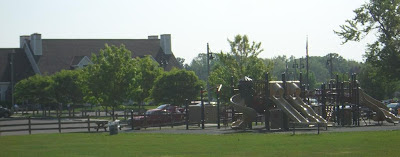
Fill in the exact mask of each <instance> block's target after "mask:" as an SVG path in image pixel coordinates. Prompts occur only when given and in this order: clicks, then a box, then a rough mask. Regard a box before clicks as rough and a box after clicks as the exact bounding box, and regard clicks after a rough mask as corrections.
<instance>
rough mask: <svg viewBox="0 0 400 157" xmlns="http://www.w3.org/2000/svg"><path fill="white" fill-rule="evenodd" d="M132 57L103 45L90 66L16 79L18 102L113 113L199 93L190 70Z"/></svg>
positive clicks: (177, 102)
mask: <svg viewBox="0 0 400 157" xmlns="http://www.w3.org/2000/svg"><path fill="white" fill-rule="evenodd" d="M131 56H132V55H131V52H130V51H129V50H128V49H126V48H125V46H124V45H121V46H120V47H116V46H114V45H112V46H108V45H105V48H104V49H102V50H100V52H99V53H98V54H97V55H96V54H93V55H92V58H91V60H92V62H93V64H90V65H88V66H87V67H84V68H81V69H76V70H62V71H60V72H57V73H55V74H53V75H34V76H31V77H29V78H26V79H24V80H21V81H19V82H18V83H17V84H16V85H15V97H16V100H17V102H19V103H27V104H41V105H45V106H53V107H60V106H62V105H63V104H64V105H66V104H70V105H77V104H82V103H90V104H94V105H100V106H103V107H110V108H111V109H112V112H113V113H114V110H115V108H116V107H118V106H119V105H123V104H127V103H128V102H130V101H134V102H136V103H137V104H139V105H140V104H143V103H144V102H145V101H146V102H154V103H172V104H174V105H181V104H183V103H184V101H185V99H189V100H191V99H196V97H197V96H198V95H199V94H200V92H199V91H200V86H202V84H203V83H202V81H200V80H199V79H198V77H197V76H196V75H195V74H194V72H191V71H187V70H180V69H173V70H171V71H168V72H167V71H164V70H163V69H162V68H161V67H160V66H159V64H158V63H157V62H156V61H154V60H153V59H151V58H150V57H149V56H146V57H144V58H132V57H131ZM113 113H112V115H114V114H113Z"/></svg>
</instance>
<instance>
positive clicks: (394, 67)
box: [335, 0, 400, 80]
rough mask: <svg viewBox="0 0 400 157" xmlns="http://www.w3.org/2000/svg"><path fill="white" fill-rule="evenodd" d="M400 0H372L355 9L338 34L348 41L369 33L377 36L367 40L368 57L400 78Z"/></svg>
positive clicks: (386, 73) (379, 67)
mask: <svg viewBox="0 0 400 157" xmlns="http://www.w3.org/2000/svg"><path fill="white" fill-rule="evenodd" d="M399 8H400V1H399V0H379V1H378V0H370V1H369V2H366V3H365V4H364V5H362V6H361V7H360V8H358V9H356V10H354V13H355V14H356V15H355V17H354V18H353V19H351V20H346V24H344V25H341V26H340V28H341V30H340V31H335V33H336V34H337V35H339V36H340V37H342V38H343V39H344V42H343V43H346V42H348V41H360V40H361V39H363V38H364V37H365V36H366V35H368V33H371V32H372V33H374V34H375V35H376V36H377V40H376V41H375V42H373V43H370V44H368V49H367V51H366V53H365V57H366V59H367V60H366V61H367V62H368V63H370V64H371V65H373V66H375V67H377V68H378V69H379V72H381V73H382V74H384V75H385V76H387V77H388V78H390V79H394V80H399V79H400V52H399V50H400V9H399Z"/></svg>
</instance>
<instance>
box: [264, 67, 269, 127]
mask: <svg viewBox="0 0 400 157" xmlns="http://www.w3.org/2000/svg"><path fill="white" fill-rule="evenodd" d="M265 99H266V102H267V104H266V105H267V109H266V110H264V116H265V117H264V122H265V129H266V130H267V131H270V127H269V109H268V105H269V102H270V100H269V78H268V73H265Z"/></svg>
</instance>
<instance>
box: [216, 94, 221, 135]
mask: <svg viewBox="0 0 400 157" xmlns="http://www.w3.org/2000/svg"><path fill="white" fill-rule="evenodd" d="M219 106H220V104H219V91H217V128H218V129H220V127H221V124H220V120H221V116H220V112H219Z"/></svg>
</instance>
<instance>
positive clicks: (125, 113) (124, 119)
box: [124, 109, 128, 121]
mask: <svg viewBox="0 0 400 157" xmlns="http://www.w3.org/2000/svg"><path fill="white" fill-rule="evenodd" d="M126 114H128V112H126V109H125V110H124V120H125V121H126Z"/></svg>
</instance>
